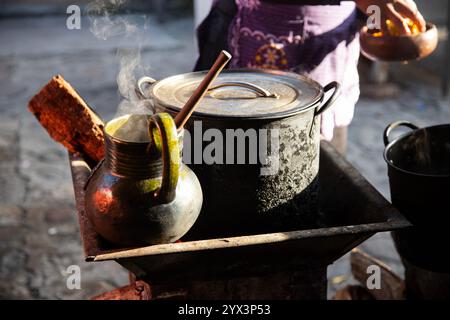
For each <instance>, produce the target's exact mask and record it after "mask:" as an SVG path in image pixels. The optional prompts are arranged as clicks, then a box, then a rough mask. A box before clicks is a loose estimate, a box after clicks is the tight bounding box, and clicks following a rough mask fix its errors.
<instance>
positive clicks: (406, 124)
mask: <svg viewBox="0 0 450 320" xmlns="http://www.w3.org/2000/svg"><path fill="white" fill-rule="evenodd" d="M400 126H403V127H408V128H410V129H412V130H417V129H419V127H418V126H416V125H415V124H412V123H411V122H409V121H396V122H392V123H391V124H390V125H388V126H387V127H386V129H384V132H383V142H384V145H385V146H387V145H388V144H389V142H390V141H389V135H390V134H391V131H392V130H394V129H395V128H397V127H400Z"/></svg>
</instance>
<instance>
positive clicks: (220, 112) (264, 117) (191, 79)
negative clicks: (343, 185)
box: [138, 69, 339, 239]
mask: <svg viewBox="0 0 450 320" xmlns="http://www.w3.org/2000/svg"><path fill="white" fill-rule="evenodd" d="M204 75H205V72H194V73H187V74H182V75H176V76H172V77H169V78H166V79H163V80H160V81H157V82H154V80H153V81H152V79H149V78H143V79H141V80H139V82H138V87H139V91H140V92H141V94H142V95H143V96H146V97H151V98H152V99H153V101H154V104H155V111H162V110H164V111H165V112H169V113H172V114H176V113H177V112H179V110H180V109H181V107H182V106H183V105H184V104H185V102H186V101H187V100H188V99H189V97H190V96H191V94H192V92H193V91H194V89H195V88H196V87H197V86H198V84H199V83H200V81H201V80H202V79H203V77H204ZM145 83H150V84H151V86H150V88H147V89H145V88H144V84H145ZM333 89H334V91H333V94H332V95H331V96H330V97H329V98H328V100H327V101H326V102H325V103H322V102H323V100H324V94H325V92H328V91H331V90H333ZM338 92H339V85H338V84H337V83H336V82H332V83H330V84H328V85H327V86H325V87H324V88H322V87H321V86H320V85H319V84H318V83H317V82H315V81H313V80H311V79H309V78H306V77H304V76H300V75H297V74H294V73H287V72H280V71H263V70H250V69H240V70H227V71H224V72H223V73H221V74H220V75H219V77H218V78H217V79H216V80H215V83H214V84H213V88H212V89H211V90H210V92H209V93H208V94H207V95H206V96H205V98H204V99H203V100H202V101H201V102H200V104H199V105H198V107H197V108H196V111H195V112H194V113H193V115H192V117H191V118H190V120H189V122H188V123H187V125H186V126H185V129H186V130H187V131H188V132H189V133H190V137H191V143H190V142H189V139H187V135H188V134H186V133H185V141H184V142H185V144H184V156H183V161H184V162H185V163H187V164H188V165H189V166H190V167H191V168H192V170H193V171H194V172H195V174H196V175H197V177H198V178H199V180H200V184H201V186H202V190H203V195H204V203H203V208H202V212H201V213H200V216H199V218H198V220H197V222H196V223H195V225H194V226H193V227H192V229H191V230H190V231H189V233H188V234H187V237H186V238H189V239H195V238H196V239H204V238H211V237H220V236H231V235H244V234H256V233H262V232H272V231H287V230H294V229H302V228H312V227H317V226H318V225H319V224H320V223H319V220H320V219H319V214H318V198H317V197H318V170H319V143H320V117H319V115H320V114H321V113H322V112H323V111H325V110H326V109H327V108H328V107H330V106H331V105H332V104H333V102H334V101H335V99H336V97H337V95H338ZM233 134H234V135H233ZM255 136H256V138H255ZM255 139H256V140H255ZM219 140H221V141H219ZM243 141H245V143H244V142H243ZM255 141H256V142H255ZM213 143H214V144H215V145H216V146H219V145H222V146H224V147H223V149H222V150H219V149H220V148H216V149H215V150H214V151H215V152H212V151H211V149H213V148H212V144H213ZM233 145H234V146H233ZM236 145H237V146H236ZM235 147H236V149H237V151H236V152H235ZM266 149H267V152H265V151H266ZM222 153H223V154H222ZM205 154H206V155H209V157H205ZM255 155H258V157H257V160H258V161H256V163H255V161H254V160H255ZM220 159H222V160H220Z"/></svg>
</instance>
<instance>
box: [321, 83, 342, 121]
mask: <svg viewBox="0 0 450 320" xmlns="http://www.w3.org/2000/svg"><path fill="white" fill-rule="evenodd" d="M331 89H334V92H333V94H332V95H331V97H330V98H328V100H327V101H325V102H324V103H323V104H322V105H321V106H320V107H319V108H316V111H315V112H314V117H316V116H318V115H320V114H322V113H323V112H324V111H325V110H327V109H328V108H329V107H331V106H332V105H333V103H335V101H336V99H337V98H338V97H339V95H340V94H341V85H340V84H339V83H337V82H336V81H333V82H330V83H329V84H327V85H326V86H325V87H324V88H323V92H328V91H330V90H331Z"/></svg>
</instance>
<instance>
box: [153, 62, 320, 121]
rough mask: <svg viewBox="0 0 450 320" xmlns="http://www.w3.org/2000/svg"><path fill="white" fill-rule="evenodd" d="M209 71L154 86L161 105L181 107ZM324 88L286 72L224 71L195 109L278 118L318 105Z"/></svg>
mask: <svg viewBox="0 0 450 320" xmlns="http://www.w3.org/2000/svg"><path fill="white" fill-rule="evenodd" d="M205 74H206V72H204V71H201V72H192V73H186V74H181V75H176V76H172V77H168V78H165V79H163V80H160V81H158V82H156V83H155V84H154V85H153V86H152V88H151V96H152V97H153V98H154V99H155V101H156V103H157V104H158V105H159V106H160V107H165V108H169V109H172V110H175V111H178V110H180V109H181V108H182V107H183V106H184V104H185V103H186V102H187V101H188V99H189V97H190V96H191V95H192V93H193V92H194V90H195V89H196V88H197V86H198V85H199V84H200V82H201V80H202V79H203V77H204V76H205ZM322 97H323V88H322V86H320V84H318V83H317V82H315V81H314V80H312V79H309V78H307V77H304V76H301V75H298V74H295V73H290V72H283V71H274V70H258V69H238V70H225V71H223V72H222V73H221V74H220V75H219V76H218V77H217V79H216V80H215V81H214V82H213V84H212V85H211V88H210V90H209V91H208V93H207V94H206V95H205V97H204V98H203V99H202V101H201V102H200V103H199V105H198V106H197V108H196V111H195V112H194V115H196V116H202V117H232V118H279V117H285V116H289V115H293V114H296V113H300V112H302V111H305V110H306V109H309V108H310V107H312V106H315V105H316V103H317V102H319V101H321V99H322Z"/></svg>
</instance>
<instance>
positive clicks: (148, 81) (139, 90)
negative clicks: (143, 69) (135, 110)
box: [134, 77, 156, 99]
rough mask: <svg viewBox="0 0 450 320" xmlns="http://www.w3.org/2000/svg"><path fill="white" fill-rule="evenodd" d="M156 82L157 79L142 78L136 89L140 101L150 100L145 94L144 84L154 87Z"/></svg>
mask: <svg viewBox="0 0 450 320" xmlns="http://www.w3.org/2000/svg"><path fill="white" fill-rule="evenodd" d="M155 82H156V80H155V79H153V78H150V77H142V78H140V79H139V80H138V81H137V83H136V88H135V90H134V91H135V92H136V94H137V96H138V98H139V99H148V97H147V95H146V94H145V93H144V90H143V88H142V85H143V84H148V85H152V84H154V83H155Z"/></svg>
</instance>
